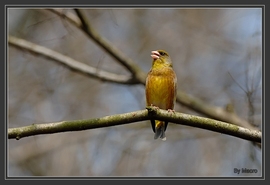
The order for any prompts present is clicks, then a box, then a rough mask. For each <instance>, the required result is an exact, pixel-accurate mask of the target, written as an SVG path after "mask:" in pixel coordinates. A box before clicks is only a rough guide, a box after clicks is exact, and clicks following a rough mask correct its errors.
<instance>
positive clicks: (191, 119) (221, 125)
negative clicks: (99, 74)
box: [8, 107, 261, 143]
mask: <svg viewBox="0 0 270 185" xmlns="http://www.w3.org/2000/svg"><path fill="white" fill-rule="evenodd" d="M147 109H148V110H140V111H136V112H130V113H125V114H118V115H112V116H106V117H103V118H96V119H89V120H75V121H61V122H56V123H45V124H32V125H29V126H25V127H19V128H9V129H8V138H9V139H14V138H16V139H20V138H23V137H28V136H34V135H39V134H52V133H58V132H67V131H79V130H87V129H94V128H101V127H109V126H116V125H123V124H128V123H132V122H138V121H144V120H150V119H158V120H162V121H169V122H172V123H176V124H181V125H187V126H192V127H198V128H202V129H207V130H211V131H215V132H219V133H223V134H228V135H231V136H235V137H238V138H242V139H246V140H250V141H254V142H258V143H260V142H261V132H260V131H257V130H250V129H247V128H243V127H239V126H236V125H233V124H229V123H225V122H221V121H216V120H213V119H209V118H203V117H199V116H193V115H188V114H183V113H178V112H172V111H166V110H162V109H158V108H156V107H147Z"/></svg>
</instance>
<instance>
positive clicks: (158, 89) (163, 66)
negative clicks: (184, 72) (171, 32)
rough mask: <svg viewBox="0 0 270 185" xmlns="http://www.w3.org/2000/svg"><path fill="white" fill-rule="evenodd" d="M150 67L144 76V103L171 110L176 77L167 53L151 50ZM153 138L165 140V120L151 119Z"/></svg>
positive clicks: (174, 94) (166, 123)
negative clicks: (151, 60)
mask: <svg viewBox="0 0 270 185" xmlns="http://www.w3.org/2000/svg"><path fill="white" fill-rule="evenodd" d="M151 57H152V58H153V62H152V68H151V69H150V71H149V72H148V75H147V78H146V87H145V95H146V105H147V106H156V107H158V108H160V109H165V110H168V111H172V110H173V108H174V103H175V100H176V89H177V87H176V86H177V77H176V74H175V72H174V70H173V68H172V61H171V58H170V56H169V54H168V53H167V52H166V51H164V50H157V51H152V52H151ZM151 125H152V129H153V131H154V133H155V135H154V139H157V138H161V139H162V140H164V141H165V140H166V136H165V131H166V128H167V125H168V122H167V121H159V120H151Z"/></svg>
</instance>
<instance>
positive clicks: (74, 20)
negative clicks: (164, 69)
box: [49, 9, 258, 130]
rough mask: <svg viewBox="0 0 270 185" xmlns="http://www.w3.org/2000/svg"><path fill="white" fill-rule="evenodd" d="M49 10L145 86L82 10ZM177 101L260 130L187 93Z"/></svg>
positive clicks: (134, 67)
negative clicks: (97, 46) (91, 41)
mask: <svg viewBox="0 0 270 185" xmlns="http://www.w3.org/2000/svg"><path fill="white" fill-rule="evenodd" d="M49 10H50V11H52V12H53V13H55V14H57V15H59V16H60V17H63V18H65V19H66V20H67V21H69V22H70V23H71V24H73V25H74V26H76V27H78V28H80V29H81V30H82V31H83V32H84V33H85V34H86V35H87V36H88V37H89V38H91V39H92V40H94V41H95V42H96V43H97V44H98V45H99V46H100V47H101V48H103V49H104V50H105V51H107V52H108V53H109V54H110V55H111V56H112V57H114V58H115V59H116V60H117V61H118V62H120V63H121V64H122V65H124V66H125V67H126V68H127V69H128V70H130V72H131V73H132V74H133V75H134V76H135V77H134V78H136V79H137V80H138V81H139V83H141V84H143V85H145V79H146V73H144V72H143V71H142V70H141V69H140V67H139V66H137V65H135V63H134V62H133V61H131V60H130V59H128V58H126V57H124V55H123V54H122V53H121V52H120V51H119V50H117V48H115V47H114V46H113V45H112V44H111V43H109V42H108V41H107V40H105V39H104V38H102V37H101V36H100V35H99V34H98V32H96V31H95V29H94V28H93V27H91V25H90V24H89V23H88V21H87V20H86V18H85V16H84V14H83V13H82V12H81V11H80V10H78V9H76V10H75V11H76V13H77V15H78V17H79V18H78V17H76V16H74V14H72V13H70V12H68V13H65V12H64V11H63V10H61V9H49ZM176 101H177V102H179V103H181V104H182V105H184V106H187V107H188V108H190V109H192V110H194V111H196V112H198V113H201V114H203V115H206V116H207V117H210V118H213V119H217V120H221V121H224V122H228V123H232V124H235V125H239V126H242V127H246V128H249V129H252V130H258V128H257V127H254V126H253V125H251V124H250V123H248V122H247V121H246V120H244V119H242V118H240V117H239V116H237V115H236V114H235V113H230V112H227V111H226V110H225V109H223V108H220V107H216V106H211V105H209V104H207V103H205V102H203V101H202V100H200V99H198V98H195V97H192V96H190V95H188V94H186V93H185V92H182V91H177V97H176Z"/></svg>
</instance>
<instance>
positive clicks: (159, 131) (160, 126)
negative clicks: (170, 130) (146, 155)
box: [154, 121, 166, 141]
mask: <svg viewBox="0 0 270 185" xmlns="http://www.w3.org/2000/svg"><path fill="white" fill-rule="evenodd" d="M157 138H161V139H162V140H163V141H166V136H165V123H164V122H163V121H156V125H155V136H154V139H157Z"/></svg>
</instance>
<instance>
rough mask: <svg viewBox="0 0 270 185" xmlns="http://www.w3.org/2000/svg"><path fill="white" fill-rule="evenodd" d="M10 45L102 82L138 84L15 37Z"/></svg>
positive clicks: (10, 39) (11, 39)
mask: <svg viewBox="0 0 270 185" xmlns="http://www.w3.org/2000/svg"><path fill="white" fill-rule="evenodd" d="M8 43H9V44H11V45H13V46H15V47H18V48H20V49H24V50H27V51H29V52H32V53H35V54H39V55H41V56H43V57H47V58H49V59H51V60H53V61H56V62H58V63H60V64H62V65H64V66H67V67H68V68H71V69H72V70H75V71H78V72H80V73H82V74H85V75H89V76H91V77H94V78H97V79H100V80H104V81H109V82H114V83H120V84H134V83H138V82H137V81H136V80H135V79H134V78H132V77H130V76H125V75H118V74H114V73H110V72H107V71H103V70H100V69H97V68H94V67H91V66H89V65H86V64H84V63H81V62H78V61H76V60H74V59H72V58H70V57H68V56H65V55H62V54H60V53H58V52H56V51H53V50H51V49H49V48H46V47H43V46H40V45H37V44H34V43H32V42H29V41H26V40H24V39H19V38H16V37H13V36H9V37H8Z"/></svg>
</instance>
